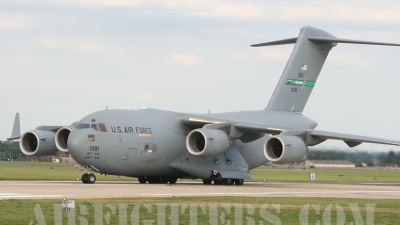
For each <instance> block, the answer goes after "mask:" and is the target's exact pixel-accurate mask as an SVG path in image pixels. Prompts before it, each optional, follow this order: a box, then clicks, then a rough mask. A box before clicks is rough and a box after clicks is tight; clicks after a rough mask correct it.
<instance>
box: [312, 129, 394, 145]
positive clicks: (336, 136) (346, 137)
mask: <svg viewBox="0 0 400 225" xmlns="http://www.w3.org/2000/svg"><path fill="white" fill-rule="evenodd" d="M310 135H311V136H315V137H318V138H321V139H333V140H342V141H344V142H345V143H346V144H347V145H348V146H349V147H355V146H357V145H359V144H361V143H363V142H365V143H373V144H384V145H398V146H400V141H394V140H387V139H382V138H374V137H366V136H360V135H353V134H342V133H335V132H329V131H321V130H314V131H312V132H311V133H310Z"/></svg>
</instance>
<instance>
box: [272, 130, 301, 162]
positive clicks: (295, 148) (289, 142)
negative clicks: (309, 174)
mask: <svg viewBox="0 0 400 225" xmlns="http://www.w3.org/2000/svg"><path fill="white" fill-rule="evenodd" d="M307 153H308V147H307V146H306V144H305V143H304V141H303V140H302V139H301V138H299V137H297V136H285V135H276V136H272V137H270V138H268V139H267V140H266V141H265V143H264V155H265V157H266V158H267V159H268V160H269V161H271V162H274V163H293V162H296V161H298V160H300V159H301V158H303V157H304V156H305V155H306V154H307Z"/></svg>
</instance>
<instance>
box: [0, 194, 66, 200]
mask: <svg viewBox="0 0 400 225" xmlns="http://www.w3.org/2000/svg"><path fill="white" fill-rule="evenodd" d="M62 197H63V195H32V194H25V193H0V198H1V199H11V198H29V199H31V198H62Z"/></svg>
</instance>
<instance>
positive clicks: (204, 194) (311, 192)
mask: <svg viewBox="0 0 400 225" xmlns="http://www.w3.org/2000/svg"><path fill="white" fill-rule="evenodd" d="M331 193H332V192H330V191H296V192H250V193H249V192H238V193H234V192H229V194H230V195H243V196H245V195H288V194H305V195H307V194H331ZM336 193H347V194H367V193H400V191H337V192H336ZM226 194H227V193H226V192H225V193H224V192H219V193H199V194H196V195H198V196H200V195H201V196H206V195H226ZM140 195H141V196H193V194H192V193H190V194H140Z"/></svg>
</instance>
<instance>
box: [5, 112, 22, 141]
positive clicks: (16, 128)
mask: <svg viewBox="0 0 400 225" xmlns="http://www.w3.org/2000/svg"><path fill="white" fill-rule="evenodd" d="M20 137H21V127H20V123H19V113H16V114H15V119H14V126H13V130H12V132H11V137H9V138H7V140H16V139H19V138H20Z"/></svg>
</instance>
